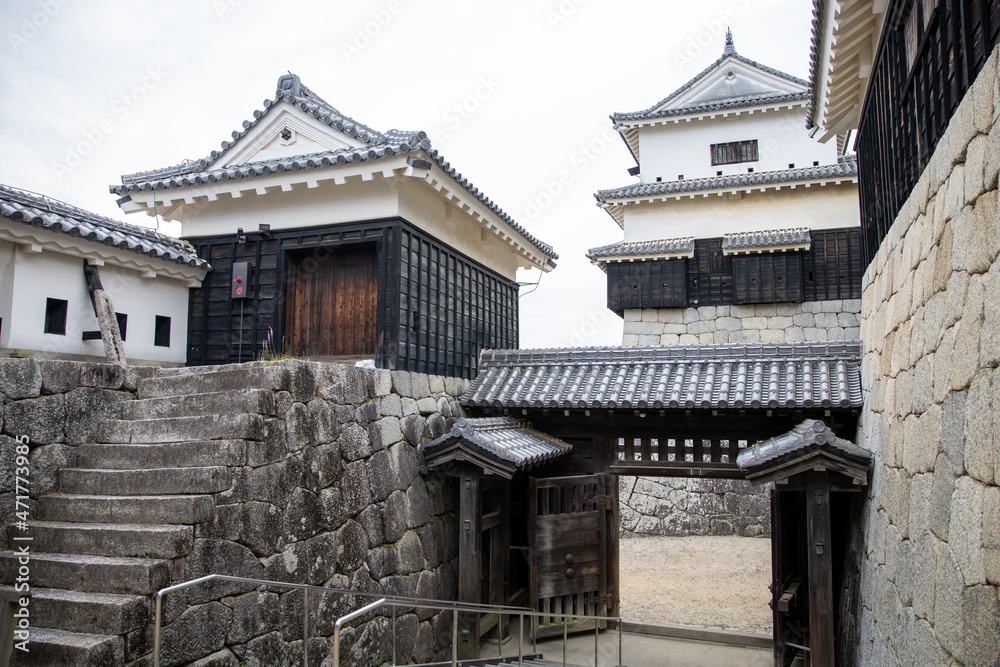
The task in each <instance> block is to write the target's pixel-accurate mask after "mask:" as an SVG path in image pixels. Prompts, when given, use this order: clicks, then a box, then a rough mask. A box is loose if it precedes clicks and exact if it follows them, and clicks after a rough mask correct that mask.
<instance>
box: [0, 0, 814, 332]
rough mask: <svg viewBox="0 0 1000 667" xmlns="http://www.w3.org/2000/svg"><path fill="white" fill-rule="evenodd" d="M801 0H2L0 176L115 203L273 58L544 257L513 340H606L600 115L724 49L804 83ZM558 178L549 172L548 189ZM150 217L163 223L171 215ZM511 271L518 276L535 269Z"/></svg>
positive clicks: (609, 239)
mask: <svg viewBox="0 0 1000 667" xmlns="http://www.w3.org/2000/svg"><path fill="white" fill-rule="evenodd" d="M811 8H812V2H811V0H698V1H697V2H692V1H691V0H658V1H653V0H648V1H643V2H631V1H627V0H618V1H613V0H504V2H478V1H476V0H357V1H353V2H337V1H334V0H327V1H325V2H306V1H296V0H285V1H284V2H267V1H265V0H197V1H195V0H174V1H172V2H163V1H162V0H160V1H157V2H151V1H143V0H130V1H128V2H125V1H122V0H119V1H118V2H114V1H111V0H4V2H3V3H2V5H0V23H2V25H3V35H4V37H3V43H2V44H0V52H2V53H3V56H2V57H0V90H3V92H4V95H3V96H2V99H0V141H2V146H3V152H2V156H3V159H2V160H0V182H2V183H5V184H8V185H13V186H16V187H21V188H25V189H28V190H33V191H36V192H40V193H42V194H46V195H49V196H52V197H56V198H58V199H62V200H64V201H67V202H69V203H71V204H75V205H78V206H82V207H84V208H87V209H89V210H92V211H94V212H97V213H101V214H103V215H108V216H111V217H114V218H117V219H120V220H121V219H123V220H127V221H129V222H133V223H135V224H143V225H151V224H153V223H152V220H151V219H150V218H148V217H147V216H145V215H130V216H125V214H124V213H122V212H121V211H120V210H119V209H118V208H117V206H116V205H115V197H114V196H113V195H111V194H109V192H108V186H109V185H110V184H112V183H119V182H120V176H121V174H123V173H131V172H134V171H141V170H146V169H154V168H158V167H165V166H168V165H173V164H176V163H178V162H180V161H181V160H183V159H185V158H201V157H204V156H206V155H207V154H208V153H209V152H210V151H211V150H213V149H216V148H219V144H220V143H221V142H222V141H223V140H225V139H230V133H231V132H232V131H233V130H236V129H238V128H240V126H241V123H242V122H243V120H245V119H249V118H252V114H253V111H254V110H255V109H261V108H262V102H263V100H264V99H265V98H270V97H272V96H273V95H274V90H275V84H276V82H277V80H278V77H279V76H280V75H282V74H284V73H285V72H286V71H292V72H294V73H295V74H298V75H299V76H300V77H301V78H302V81H303V83H305V84H306V85H307V86H309V87H310V88H311V89H312V90H314V91H315V92H316V93H317V94H319V95H320V96H321V97H323V98H325V99H326V100H327V101H328V102H330V103H331V104H332V105H334V106H335V107H337V108H338V109H339V110H340V111H341V112H343V113H345V114H347V115H349V116H352V117H354V118H355V119H357V120H358V121H360V122H362V123H365V124H367V125H369V126H371V127H374V128H375V129H377V130H383V131H384V130H387V129H389V128H399V129H405V130H417V129H421V130H425V131H427V132H428V134H429V135H430V136H431V138H432V141H433V144H434V146H435V147H436V148H437V149H438V150H440V151H441V153H442V154H443V155H444V156H445V157H446V158H447V159H448V160H449V161H450V162H451V163H452V164H453V165H454V166H455V167H456V168H457V169H458V170H459V171H461V172H462V174H463V175H465V176H466V177H467V178H469V179H470V180H471V181H472V182H473V183H475V184H476V185H477V186H479V187H480V188H481V189H482V190H483V191H484V192H485V193H486V194H487V196H488V197H490V198H491V199H493V200H494V201H495V202H497V203H498V204H499V205H500V206H501V207H502V208H504V210H506V211H507V212H508V213H510V214H511V215H512V216H513V217H514V218H515V219H516V220H518V221H519V222H520V223H522V224H523V225H524V226H525V227H527V228H528V229H529V230H530V231H531V233H533V234H534V235H535V236H536V237H538V238H540V239H541V240H543V241H545V242H547V243H549V244H550V245H553V246H554V247H555V248H556V251H557V252H558V253H559V255H560V259H559V261H558V268H556V269H555V271H553V272H551V273H549V274H546V275H545V276H544V277H542V278H541V284H540V285H538V288H537V289H536V290H535V291H533V292H531V293H530V294H527V292H528V291H529V290H531V289H532V288H531V287H526V288H523V289H522V290H521V292H522V297H521V301H520V303H521V346H522V347H564V346H581V345H618V344H620V343H621V329H622V325H621V320H620V319H619V318H618V317H617V316H615V315H614V314H613V313H611V312H610V311H608V310H607V309H606V308H605V298H606V293H605V292H606V282H605V275H604V273H602V272H601V271H600V269H598V268H597V267H595V266H593V265H591V264H590V262H589V261H588V260H587V258H586V257H585V253H586V251H587V249H588V248H591V247H595V246H599V245H604V244H607V243H613V242H615V241H619V240H621V238H622V231H621V229H620V228H619V227H618V225H617V224H616V223H615V222H614V220H612V219H611V217H610V216H608V215H607V214H606V213H605V212H604V211H602V210H601V209H598V208H597V207H596V206H595V200H594V198H593V193H594V192H595V191H597V190H599V189H602V188H610V187H616V186H620V185H626V184H629V183H630V182H633V181H634V180H635V179H633V178H632V177H630V176H628V174H627V172H626V170H627V169H628V168H629V167H630V166H633V164H634V162H633V161H632V158H631V156H630V154H629V152H628V149H627V148H626V146H625V144H624V142H622V141H621V139H620V138H619V137H618V135H617V133H615V132H614V131H613V130H612V129H611V123H610V121H609V120H608V115H609V114H610V113H612V112H615V111H635V110H639V109H644V108H647V107H649V106H651V105H652V104H654V103H655V102H657V101H659V100H660V99H662V98H663V97H665V96H666V95H667V94H669V93H670V92H672V91H673V90H674V89H676V88H678V87H679V86H681V85H682V84H683V83H684V82H686V81H687V80H689V79H690V78H692V77H694V76H695V75H697V74H698V73H699V72H700V71H702V69H704V68H705V67H707V66H708V65H710V64H711V63H712V62H713V61H714V60H715V59H716V58H718V57H719V56H720V55H721V54H722V48H723V43H724V37H725V30H726V27H731V28H732V31H733V35H734V40H735V44H736V49H737V51H738V52H739V53H740V54H741V55H744V56H746V57H748V58H752V59H754V60H757V61H759V62H762V63H764V64H766V65H770V66H772V67H776V68H778V69H781V70H783V71H785V72H788V73H790V74H793V75H795V76H798V77H801V78H808V74H809V72H808V69H809V63H808V57H809V38H810V20H811ZM560 176H562V179H561V180H562V183H560ZM161 231H165V232H167V233H172V234H179V228H178V227H177V226H175V225H164V226H163V227H161ZM522 273H523V275H521V276H519V279H520V280H523V281H525V282H533V281H536V280H538V275H539V272H538V271H533V272H522Z"/></svg>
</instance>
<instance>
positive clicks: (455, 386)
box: [444, 377, 469, 396]
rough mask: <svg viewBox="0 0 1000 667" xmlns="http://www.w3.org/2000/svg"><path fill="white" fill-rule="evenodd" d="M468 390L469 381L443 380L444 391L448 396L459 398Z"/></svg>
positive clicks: (457, 379) (458, 379)
mask: <svg viewBox="0 0 1000 667" xmlns="http://www.w3.org/2000/svg"><path fill="white" fill-rule="evenodd" d="M468 388H469V381H468V380H465V379H463V378H450V377H446V378H445V379H444V390H445V391H446V392H448V395H449V396H461V395H462V394H464V393H465V390H466V389H468Z"/></svg>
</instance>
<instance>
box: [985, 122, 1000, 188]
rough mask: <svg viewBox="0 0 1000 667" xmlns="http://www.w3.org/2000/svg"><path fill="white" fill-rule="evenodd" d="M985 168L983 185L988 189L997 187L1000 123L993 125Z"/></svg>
mask: <svg viewBox="0 0 1000 667" xmlns="http://www.w3.org/2000/svg"><path fill="white" fill-rule="evenodd" d="M984 159H985V162H986V166H985V170H984V173H983V185H984V186H985V187H986V189H987V190H994V189H996V187H997V173H998V172H1000V123H996V124H994V125H993V129H991V130H990V133H989V135H988V136H987V141H986V156H985V158H984Z"/></svg>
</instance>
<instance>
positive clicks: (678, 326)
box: [622, 299, 861, 346]
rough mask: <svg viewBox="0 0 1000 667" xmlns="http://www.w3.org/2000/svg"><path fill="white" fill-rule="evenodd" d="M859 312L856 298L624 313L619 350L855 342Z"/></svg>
mask: <svg viewBox="0 0 1000 667" xmlns="http://www.w3.org/2000/svg"><path fill="white" fill-rule="evenodd" d="M860 312H861V301H859V300H856V299H845V300H833V301H805V302H803V303H759V304H751V305H745V306H702V307H701V308H644V309H641V310H640V309H634V310H626V311H625V326H624V335H623V336H622V345H625V346H634V345H639V346H642V345H699V344H710V343H797V342H802V341H814V340H857V339H858V337H859V336H860V329H859V325H858V313H860Z"/></svg>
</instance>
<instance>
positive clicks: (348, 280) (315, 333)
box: [285, 246, 378, 358]
mask: <svg viewBox="0 0 1000 667" xmlns="http://www.w3.org/2000/svg"><path fill="white" fill-rule="evenodd" d="M377 315H378V261H377V256H376V252H375V248H374V247H373V246H348V247H344V248H335V249H329V248H318V249H315V250H310V251H304V252H295V253H289V255H288V273H287V278H286V304H285V351H286V352H287V353H288V354H290V355H291V356H296V357H314V358H317V357H338V356H369V355H374V354H375V352H376V346H375V335H376V331H375V328H376V319H377Z"/></svg>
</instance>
